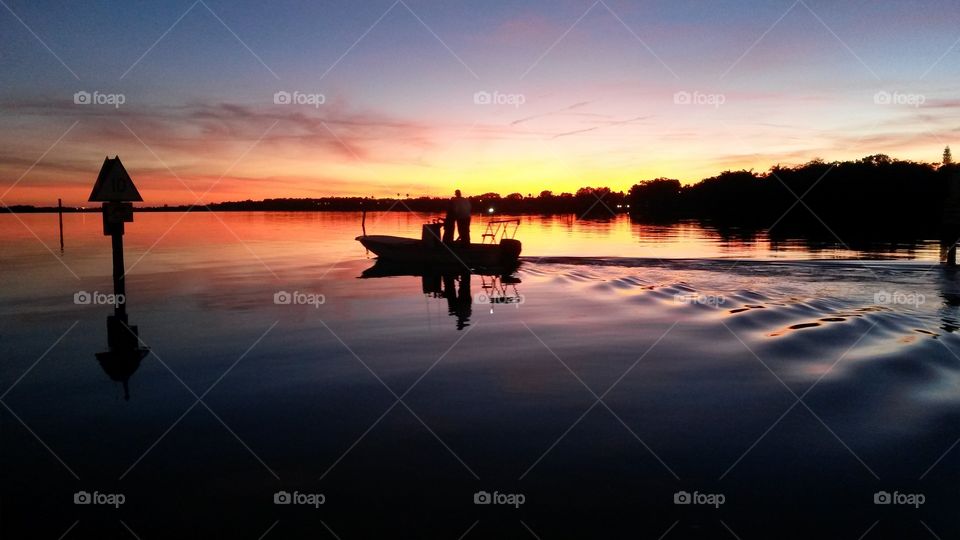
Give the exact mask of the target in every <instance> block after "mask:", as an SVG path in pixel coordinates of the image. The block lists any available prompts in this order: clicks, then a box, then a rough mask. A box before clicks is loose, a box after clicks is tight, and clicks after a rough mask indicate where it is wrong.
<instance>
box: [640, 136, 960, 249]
mask: <svg viewBox="0 0 960 540" xmlns="http://www.w3.org/2000/svg"><path fill="white" fill-rule="evenodd" d="M958 172H960V167H958V166H957V165H955V164H953V163H952V159H951V157H950V155H949V150H948V151H946V153H945V156H944V163H943V164H942V165H933V164H928V163H918V162H914V161H901V160H896V159H892V158H890V157H889V156H886V155H883V154H877V155H872V156H867V157H865V158H863V159H859V160H856V161H843V162H830V163H828V162H825V161H822V160H819V159H818V160H814V161H811V162H809V163H806V164H803V165H798V166H795V167H782V166H779V165H778V166H775V167H773V168H771V169H770V170H769V171H767V172H765V173H756V172H753V171H745V170H741V171H725V172H723V173H720V174H719V175H717V176H713V177H710V178H705V179H703V180H701V181H699V182H697V183H696V184H692V185H688V186H683V185H681V184H680V182H679V181H677V180H673V179H667V178H657V179H653V180H646V181H643V182H640V183H638V184H636V185H634V186H633V187H632V188H630V192H629V196H628V201H629V205H630V213H631V214H632V215H633V216H635V217H636V218H638V219H642V220H652V221H672V220H677V219H685V218H695V219H701V220H708V221H710V222H712V223H713V224H714V225H716V226H718V227H720V228H723V227H743V228H771V227H775V228H778V229H779V230H780V231H781V232H789V231H797V232H808V231H811V230H819V231H820V232H823V233H833V234H838V235H839V234H841V233H840V232H838V231H843V232H844V233H849V232H856V233H865V234H869V233H871V232H875V233H879V234H882V235H884V236H889V235H890V234H891V233H898V232H901V233H903V234H904V235H905V236H909V235H915V234H918V233H923V234H935V233H936V232H937V231H938V227H939V224H940V219H941V215H942V212H943V203H944V200H945V198H946V194H947V186H948V179H949V178H951V177H953V176H955V175H957V174H958Z"/></svg>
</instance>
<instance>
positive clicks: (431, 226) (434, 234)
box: [420, 222, 442, 248]
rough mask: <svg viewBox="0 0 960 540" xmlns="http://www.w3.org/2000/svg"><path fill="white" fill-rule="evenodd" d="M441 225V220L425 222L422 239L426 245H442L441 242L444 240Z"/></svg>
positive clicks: (433, 246)
mask: <svg viewBox="0 0 960 540" xmlns="http://www.w3.org/2000/svg"><path fill="white" fill-rule="evenodd" d="M441 227H442V224H441V223H439V222H434V223H424V224H423V229H421V231H420V240H422V241H423V245H424V247H427V248H435V247H440V243H441V241H442V240H441V237H440V229H441Z"/></svg>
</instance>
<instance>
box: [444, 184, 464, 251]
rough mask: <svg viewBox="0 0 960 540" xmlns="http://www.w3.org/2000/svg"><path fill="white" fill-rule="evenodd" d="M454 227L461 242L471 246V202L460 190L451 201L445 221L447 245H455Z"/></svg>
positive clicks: (445, 240)
mask: <svg viewBox="0 0 960 540" xmlns="http://www.w3.org/2000/svg"><path fill="white" fill-rule="evenodd" d="M454 225H456V228H457V232H458V233H459V234H460V242H461V243H462V244H464V245H470V200H469V199H467V198H465V197H464V196H463V195H462V194H461V193H460V190H459V189H458V190H456V191H455V192H454V196H453V198H452V199H450V205H449V206H448V207H447V215H446V217H445V218H444V220H443V242H444V243H446V244H451V243H453V228H454Z"/></svg>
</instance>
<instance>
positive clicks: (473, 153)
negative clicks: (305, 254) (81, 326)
mask: <svg viewBox="0 0 960 540" xmlns="http://www.w3.org/2000/svg"><path fill="white" fill-rule="evenodd" d="M2 4H3V5H2V7H0V73H2V81H3V84H2V86H0V125H2V131H0V137H2V141H0V200H2V202H3V203H4V204H8V205H11V204H38V205H49V204H56V199H57V198H58V197H60V198H63V199H64V203H65V204H68V205H82V204H85V201H86V198H87V195H88V194H89V190H90V187H91V186H92V185H93V182H94V180H95V178H96V174H97V172H98V170H99V167H100V164H101V163H102V161H103V158H104V156H105V155H110V156H111V157H112V156H114V155H119V156H120V157H121V159H122V160H123V162H124V164H125V165H126V167H127V170H128V171H129V172H130V174H131V176H132V177H133V179H134V180H135V182H136V183H137V185H138V187H139V189H140V193H141V194H142V195H143V197H144V199H145V203H146V204H164V203H170V204H173V203H193V202H197V201H198V200H199V201H200V202H216V201H223V200H238V199H261V198H268V197H317V196H328V195H361V196H366V195H375V196H385V195H395V194H396V193H401V194H407V193H409V194H411V195H423V194H430V195H442V194H447V193H449V192H450V191H452V190H453V189H454V188H455V187H460V188H462V189H464V191H465V192H467V193H468V194H475V193H479V192H486V191H498V192H500V193H503V194H506V193H510V192H516V191H518V192H521V193H523V194H527V193H533V194H536V193H538V192H539V191H540V190H543V189H551V190H553V191H555V192H561V191H575V190H576V189H577V188H578V187H581V186H587V185H606V186H610V187H612V188H614V189H627V188H628V187H629V186H630V185H631V184H633V183H635V182H637V181H639V180H642V179H649V178H655V177H659V176H667V177H673V178H678V179H680V180H681V181H683V182H693V181H696V180H699V179H700V178H702V177H704V176H709V175H712V174H715V173H717V172H720V171H722V170H725V169H738V168H754V169H757V170H761V171H762V170H766V169H768V168H769V167H770V166H771V165H775V164H777V163H782V164H797V163H802V162H805V161H808V160H810V159H812V158H815V157H820V158H824V159H827V160H832V159H853V158H857V157H861V156H864V155H867V154H874V153H887V154H890V155H893V156H895V157H899V158H904V159H915V160H918V161H927V162H932V161H936V160H938V158H939V155H940V153H941V151H942V149H943V147H944V146H946V145H948V144H951V143H954V142H956V137H955V135H956V134H957V133H958V126H960V122H958V120H960V97H958V96H957V93H956V90H957V88H958V84H957V83H958V77H957V76H958V73H960V43H958V40H960V10H958V9H956V3H955V0H920V1H915V2H896V3H893V2H891V3H889V5H886V4H884V3H880V2H874V1H867V0H848V1H843V2H835V1H827V0H805V1H796V2H794V1H793V0H785V1H778V0H749V1H746V0H737V1H718V2H703V1H699V0H698V1H677V0H662V1H660V0H657V1H652V0H651V1H642V2H636V1H633V2H627V1H622V0H605V1H603V2H594V1H593V0H560V1H555V2H520V1H506V0H495V1H485V2H476V1H473V2H466V1H462V2H461V1H425V0H403V1H395V0H364V1H362V2H361V1H357V0H351V1H329V2H321V1H314V2H306V1H305V2H294V1H274V2H249V1H226V0H203V1H197V2H195V3H194V2H193V1H192V0H184V1H173V2H162V3H161V2H155V1H145V0H144V1H119V0H115V1H110V0H102V1H98V2H69V3H67V2H56V3H55V2H43V1H41V2H34V1H27V0H3V2H2ZM280 91H282V92H288V93H289V94H290V96H291V98H294V96H296V97H298V98H299V99H300V100H301V101H303V103H276V102H275V97H277V96H276V93H277V92H280ZM78 92H89V93H90V95H91V96H90V99H91V100H93V99H94V98H95V95H94V92H97V94H96V96H99V97H100V99H102V100H105V101H116V100H118V99H119V100H121V101H123V103H122V104H119V105H115V104H111V103H103V104H97V103H75V95H77V96H78V97H79V98H80V99H81V101H82V100H83V99H84V98H83V95H82V94H77V93H78ZM295 92H296V94H295ZM478 92H481V93H482V92H487V93H489V94H490V96H491V99H494V98H493V96H496V98H498V99H499V101H501V103H489V104H488V103H483V101H484V100H485V98H486V94H479V95H478V94H477V93H478ZM115 94H119V95H120V96H119V97H118V96H115ZM321 94H322V96H323V101H324V102H323V103H322V104H319V103H312V102H314V101H317V100H319V98H318V97H317V96H316V95H321ZM279 97H280V101H283V98H284V95H283V94H281V95H280V96H279ZM477 101H480V102H481V103H477ZM687 101H690V102H692V103H687Z"/></svg>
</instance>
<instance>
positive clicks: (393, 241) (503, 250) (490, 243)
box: [357, 219, 521, 270]
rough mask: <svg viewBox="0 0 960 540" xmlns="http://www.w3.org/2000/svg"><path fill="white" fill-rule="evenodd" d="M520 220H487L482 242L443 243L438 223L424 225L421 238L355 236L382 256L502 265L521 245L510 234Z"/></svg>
mask: <svg viewBox="0 0 960 540" xmlns="http://www.w3.org/2000/svg"><path fill="white" fill-rule="evenodd" d="M519 224H520V220H517V219H507V220H496V221H491V222H489V223H487V229H486V232H484V233H483V235H482V239H483V240H482V243H480V244H470V245H466V246H465V245H462V244H459V243H453V244H446V243H444V242H442V241H441V240H440V237H441V235H440V224H439V223H437V222H434V223H426V224H424V225H423V232H422V235H421V238H420V239H419V240H417V239H416V238H404V237H400V236H384V235H370V236H367V235H364V236H358V237H357V240H358V241H359V242H360V243H361V244H363V247H365V248H367V249H369V250H370V251H372V252H373V253H375V254H376V255H377V257H379V258H380V259H381V260H386V261H394V262H403V263H418V264H423V265H429V266H446V267H454V268H461V269H469V270H472V269H478V268H505V267H510V266H513V265H516V264H517V260H518V259H519V257H520V250H521V245H520V241H519V240H515V239H514V238H513V236H514V235H515V234H516V231H517V227H518V226H519Z"/></svg>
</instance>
